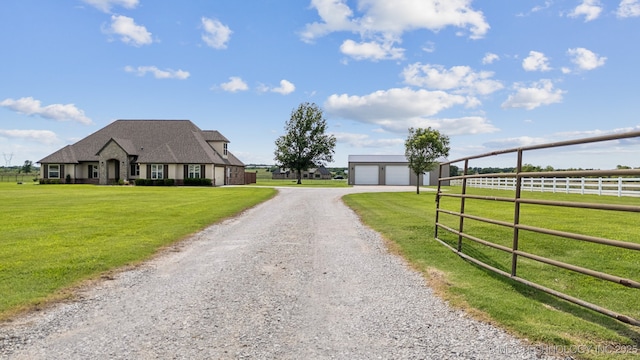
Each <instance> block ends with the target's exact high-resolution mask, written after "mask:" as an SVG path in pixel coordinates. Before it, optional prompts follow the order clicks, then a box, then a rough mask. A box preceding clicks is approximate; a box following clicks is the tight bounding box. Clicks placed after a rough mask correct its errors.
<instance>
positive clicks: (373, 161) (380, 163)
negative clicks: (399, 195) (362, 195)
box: [349, 155, 449, 186]
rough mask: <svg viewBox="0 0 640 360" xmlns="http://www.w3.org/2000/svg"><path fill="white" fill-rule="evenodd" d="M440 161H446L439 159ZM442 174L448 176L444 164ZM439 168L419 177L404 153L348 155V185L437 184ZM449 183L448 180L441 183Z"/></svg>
mask: <svg viewBox="0 0 640 360" xmlns="http://www.w3.org/2000/svg"><path fill="white" fill-rule="evenodd" d="M440 161H441V162H444V161H446V160H445V159H440ZM443 170H444V176H449V165H446V166H445V168H444V169H443ZM438 171H439V169H438V168H437V167H436V169H434V170H432V171H431V172H429V173H428V174H421V175H420V177H419V178H416V175H415V174H414V173H413V171H411V169H409V161H408V160H407V158H406V157H405V156H404V155H349V184H350V185H413V186H416V185H417V183H418V182H419V184H420V185H437V184H438ZM443 185H449V182H448V181H447V182H445V183H443Z"/></svg>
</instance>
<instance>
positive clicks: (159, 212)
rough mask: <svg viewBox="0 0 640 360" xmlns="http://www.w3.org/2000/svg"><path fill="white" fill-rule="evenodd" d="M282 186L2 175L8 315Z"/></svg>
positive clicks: (0, 269)
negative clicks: (11, 178) (30, 179)
mask: <svg viewBox="0 0 640 360" xmlns="http://www.w3.org/2000/svg"><path fill="white" fill-rule="evenodd" d="M275 193H276V191H275V190H274V189H269V188H255V187H229V188H210V187H197V188H196V187H135V186H120V187H118V186H108V187H107V186H93V185H33V184H23V185H17V184H16V183H0V229H2V231H1V232H0V318H2V317H6V316H9V315H10V314H12V313H15V312H16V311H20V310H22V309H28V308H32V307H33V306H37V305H38V304H41V303H43V302H46V301H48V300H52V299H57V298H61V297H64V296H66V295H65V289H67V288H69V287H71V286H74V285H76V284H78V283H79V282H81V281H83V280H86V279H91V278H96V277H98V276H100V274H102V273H104V272H106V271H109V270H112V269H115V268H118V267H122V266H124V265H132V264H136V263H139V262H140V261H142V260H145V259H148V258H149V257H150V256H152V255H153V254H154V253H156V252H157V251H158V250H159V249H160V248H162V247H163V246H167V245H169V244H172V243H175V242H176V241H179V240H180V239H182V238H184V237H186V236H188V235H190V234H193V233H195V232H197V231H198V230H200V229H203V228H204V227H206V226H207V225H210V224H212V223H215V222H218V221H220V220H221V219H224V218H227V217H230V216H233V215H235V214H237V213H239V212H241V211H242V210H244V209H247V208H249V207H251V206H254V205H256V204H258V203H260V202H262V201H265V200H267V199H269V198H271V197H273V196H274V195H275Z"/></svg>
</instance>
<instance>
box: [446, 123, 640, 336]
mask: <svg viewBox="0 0 640 360" xmlns="http://www.w3.org/2000/svg"><path fill="white" fill-rule="evenodd" d="M629 138H640V131H635V132H628V133H623V134H617V135H610V136H600V137H594V138H587V139H579V140H571V141H565V142H558V143H549V144H541V145H534V146H529V147H522V148H514V149H507V150H502V151H496V152H492V153H486V154H481V155H476V156H470V157H466V158H461V159H457V160H453V161H449V162H445V163H441V164H440V176H439V179H438V193H437V197H436V215H435V235H434V238H435V240H437V241H438V242H440V243H441V244H442V245H444V246H446V247H447V248H449V249H450V250H452V251H453V252H455V253H456V254H458V256H460V257H461V258H463V259H465V260H467V261H469V262H471V263H473V264H476V265H478V266H481V267H483V268H485V269H488V270H490V271H493V272H495V273H497V274H500V275H503V276H505V277H508V278H510V279H512V280H514V281H517V282H519V283H521V284H525V285H527V286H530V287H532V288H535V289H538V290H540V291H543V292H546V293H548V294H551V295H554V296H556V297H559V298H561V299H564V300H566V301H569V302H572V303H574V304H577V305H580V306H583V307H585V308H588V309H591V310H594V311H597V312H599V313H601V314H604V315H607V316H610V317H613V318H615V319H618V320H620V321H622V322H625V323H628V324H632V325H635V326H640V320H638V319H636V318H634V317H631V316H629V315H625V314H621V313H618V312H615V311H612V310H610V309H607V308H604V307H602V306H599V305H597V304H594V303H590V302H587V301H585V300H584V299H580V298H577V297H574V296H571V295H568V294H566V293H563V292H561V291H559V290H558V289H552V288H550V287H548V286H543V285H541V284H539V283H536V282H534V281H532V280H531V279H530V278H527V275H526V274H525V275H521V274H520V273H519V271H518V269H519V264H520V263H522V260H520V259H521V258H525V259H527V261H534V262H538V263H541V264H545V265H549V266H553V267H554V268H557V269H564V270H568V271H570V272H574V273H578V274H582V275H584V276H590V277H594V278H598V279H601V280H604V281H608V282H612V283H615V284H617V285H616V286H624V287H627V288H631V289H635V290H638V289H640V281H637V280H638V279H635V280H634V279H629V278H623V277H618V276H615V275H613V274H608V273H605V272H602V271H596V270H595V269H589V268H585V267H581V266H578V265H576V264H570V263H565V262H561V261H558V260H554V259H550V258H547V257H544V256H541V254H535V253H530V252H525V251H523V249H521V246H520V242H521V238H522V236H523V235H521V232H523V233H530V234H531V233H533V234H541V235H543V236H547V235H548V236H553V237H558V238H561V239H565V240H568V241H570V242H571V241H574V240H575V241H580V242H589V243H591V244H596V245H595V246H597V247H604V248H603V249H600V248H598V249H597V250H595V251H597V252H596V253H593V254H591V255H592V256H599V255H598V254H605V253H607V252H609V251H610V250H611V251H613V250H616V251H630V252H632V253H630V254H628V255H629V256H628V257H627V256H626V255H627V254H624V256H622V257H621V258H620V259H617V260H615V261H623V260H621V259H623V258H624V259H637V258H638V254H639V252H640V243H638V242H629V241H621V240H619V239H609V238H602V237H597V236H593V234H577V233H572V232H566V231H558V230H554V229H547V228H541V227H536V226H531V225H530V224H525V223H523V222H521V219H522V218H523V217H521V216H522V215H527V211H529V209H531V207H528V206H525V207H522V208H521V206H520V205H521V204H536V205H540V206H550V207H566V208H581V209H594V210H598V211H610V212H611V214H612V215H613V214H614V213H615V212H619V211H623V212H633V213H639V214H640V206H637V205H616V204H603V203H585V202H578V201H555V200H537V199H529V198H523V197H522V196H521V193H522V191H526V190H531V191H556V192H561V191H564V192H570V193H575V192H577V193H581V194H589V193H591V194H594V193H597V194H601V195H605V194H607V195H613V193H615V194H617V195H618V196H627V195H628V194H637V193H638V188H639V187H640V184H639V183H640V169H623V170H577V171H565V172H562V175H563V176H564V177H562V178H560V177H558V172H551V171H541V172H522V159H523V154H524V153H525V152H527V153H528V152H530V151H533V150H539V149H550V148H553V149H554V150H557V151H560V149H559V148H562V147H566V146H571V145H584V144H590V143H596V142H603V141H611V140H621V139H629ZM507 153H516V154H517V160H516V161H517V164H516V167H515V168H516V172H515V173H509V174H504V173H502V174H482V175H480V174H472V175H470V174H468V171H469V161H470V160H474V159H481V158H488V157H492V156H495V155H501V154H507ZM454 163H464V167H463V175H461V176H448V175H444V174H445V172H444V169H445V168H446V166H447V165H450V164H454ZM447 181H449V182H450V183H452V184H460V185H461V186H462V189H461V193H460V194H453V193H450V192H447V191H443V189H442V186H443V184H446V182H447ZM472 186H481V187H489V188H494V189H513V190H515V192H514V196H513V197H497V196H479V195H472V194H467V189H468V188H470V187H472ZM443 198H450V199H451V198H453V199H454V200H452V201H447V203H448V207H449V208H443V207H441V206H442V204H441V202H442V201H441V200H442V199H443ZM467 199H473V201H489V202H496V201H497V202H503V203H511V204H512V206H513V219H512V221H504V220H499V219H493V218H490V217H481V216H477V215H472V214H469V213H468V211H465V202H466V200H467ZM456 201H459V203H457V204H455V205H453V206H454V207H455V209H452V208H451V207H450V206H451V203H452V202H453V203H455V202H456ZM447 216H448V217H453V218H452V219H453V221H452V222H450V223H445V221H444V220H445V219H444V218H445V217H447ZM441 217H442V219H441ZM529 218H531V217H529ZM612 218H615V217H614V216H612ZM469 221H476V222H481V223H486V224H492V225H497V226H499V227H501V228H506V229H508V231H509V232H510V233H511V236H510V237H509V238H508V239H499V240H500V242H502V244H499V243H497V242H496V241H491V240H487V239H482V238H480V237H479V236H478V234H476V233H474V230H473V229H474V228H473V227H472V226H468V225H465V224H466V223H467V222H469ZM453 223H455V225H452V224H453ZM472 225H473V224H472ZM618 225H620V226H627V229H628V230H629V231H631V232H635V231H636V230H637V227H634V226H635V223H633V224H628V223H625V224H618ZM445 237H448V238H449V240H443V239H445ZM453 239H457V241H455V240H453ZM448 241H449V242H448ZM523 242H524V240H523ZM467 243H469V244H474V245H475V246H480V247H481V248H482V247H483V246H484V247H486V248H488V249H495V250H498V251H501V252H504V253H507V254H509V257H510V269H509V270H510V271H505V270H502V269H499V268H496V267H495V266H494V265H493V263H492V261H491V259H489V258H487V256H486V255H484V253H483V251H474V250H470V251H469V252H467V250H466V249H467V246H466V245H464V244H467ZM508 243H510V246H505V245H504V244H508ZM463 245H464V246H463ZM556 246H558V245H556ZM570 246H571V245H570ZM483 249H484V248H483ZM620 249H622V250H620ZM491 251H493V250H491ZM592 251H593V250H592ZM630 261H633V260H630ZM635 290H634V291H635ZM631 296H633V297H634V298H638V294H636V293H634V294H632V295H631Z"/></svg>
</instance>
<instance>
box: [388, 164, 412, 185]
mask: <svg viewBox="0 0 640 360" xmlns="http://www.w3.org/2000/svg"><path fill="white" fill-rule="evenodd" d="M384 171H385V177H384V178H385V184H387V185H409V175H410V171H409V167H408V166H405V165H390V166H387V167H386V168H385V169H384Z"/></svg>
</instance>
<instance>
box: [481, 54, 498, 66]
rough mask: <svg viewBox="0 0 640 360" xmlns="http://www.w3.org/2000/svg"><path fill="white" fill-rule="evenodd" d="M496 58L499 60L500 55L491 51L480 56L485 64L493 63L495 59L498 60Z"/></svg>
mask: <svg viewBox="0 0 640 360" xmlns="http://www.w3.org/2000/svg"><path fill="white" fill-rule="evenodd" d="M498 60H500V56H498V55H496V54H493V53H486V54H485V55H484V57H483V58H482V63H483V64H485V65H486V64H493V63H494V62H495V61H498Z"/></svg>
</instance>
